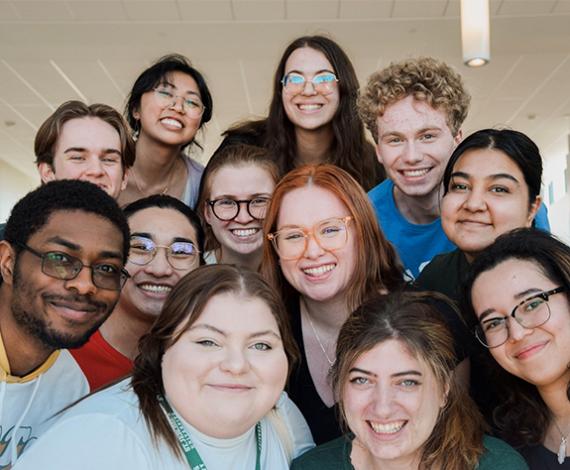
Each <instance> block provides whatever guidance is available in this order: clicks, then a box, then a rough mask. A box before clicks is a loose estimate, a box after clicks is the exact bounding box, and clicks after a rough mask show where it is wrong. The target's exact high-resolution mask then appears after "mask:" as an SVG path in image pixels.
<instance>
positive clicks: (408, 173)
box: [401, 168, 431, 178]
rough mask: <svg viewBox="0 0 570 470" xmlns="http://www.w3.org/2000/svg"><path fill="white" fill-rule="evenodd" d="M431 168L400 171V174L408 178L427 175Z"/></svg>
mask: <svg viewBox="0 0 570 470" xmlns="http://www.w3.org/2000/svg"><path fill="white" fill-rule="evenodd" d="M430 170H431V168H422V169H420V170H402V171H401V173H402V174H403V175H404V176H407V177H409V178H414V177H418V176H424V175H427V174H428V173H429V172H430Z"/></svg>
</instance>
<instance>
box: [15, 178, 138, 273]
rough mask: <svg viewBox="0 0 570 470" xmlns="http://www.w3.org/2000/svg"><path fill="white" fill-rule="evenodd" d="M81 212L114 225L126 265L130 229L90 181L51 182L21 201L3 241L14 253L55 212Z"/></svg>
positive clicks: (116, 207)
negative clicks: (120, 238) (119, 233)
mask: <svg viewBox="0 0 570 470" xmlns="http://www.w3.org/2000/svg"><path fill="white" fill-rule="evenodd" d="M76 210H77V211H82V212H88V213H90V214H96V215H98V216H100V217H102V218H103V219H107V220H108V221H109V222H111V223H112V224H113V225H114V226H115V227H117V229H118V230H119V231H120V232H121V234H122V235H123V263H125V262H126V261H127V257H128V255H129V237H130V232H129V225H128V224H127V219H126V217H125V214H123V211H122V210H121V209H120V208H119V206H118V205H117V202H116V201H115V200H114V199H113V198H112V197H111V196H109V195H108V194H107V193H105V191H103V190H102V189H100V188H99V187H97V186H96V185H94V184H92V183H89V182H87V181H79V180H59V181H51V182H49V183H47V184H44V185H42V186H40V187H39V188H37V189H35V190H34V191H31V192H29V193H28V194H26V195H25V196H24V197H23V198H22V199H20V200H19V201H18V202H17V203H16V205H15V206H14V208H13V209H12V212H11V214H10V217H9V218H8V221H7V222H6V230H5V232H4V239H5V240H6V241H7V242H9V243H10V244H11V245H12V247H13V249H14V250H15V253H16V256H17V255H18V254H19V253H20V252H21V251H22V247H21V245H25V244H26V243H28V240H29V239H30V237H32V236H33V235H34V234H35V233H36V232H37V231H38V230H40V229H41V228H42V227H44V226H45V225H46V224H47V223H48V220H49V218H50V216H51V215H52V214H53V213H54V212H58V211H76Z"/></svg>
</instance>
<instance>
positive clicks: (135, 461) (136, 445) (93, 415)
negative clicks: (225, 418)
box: [14, 379, 314, 470]
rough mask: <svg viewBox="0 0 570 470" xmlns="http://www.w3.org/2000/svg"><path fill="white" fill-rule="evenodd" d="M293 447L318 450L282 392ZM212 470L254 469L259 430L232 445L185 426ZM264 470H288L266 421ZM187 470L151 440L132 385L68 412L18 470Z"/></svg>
mask: <svg viewBox="0 0 570 470" xmlns="http://www.w3.org/2000/svg"><path fill="white" fill-rule="evenodd" d="M276 408H277V411H278V413H279V414H280V416H281V417H282V418H283V420H282V422H284V423H285V426H286V429H287V430H288V432H289V436H290V439H291V444H292V451H293V452H292V457H293V458H295V457H297V456H298V455H301V454H302V453H304V452H306V451H307V450H309V449H311V448H312V447H314V443H313V439H312V437H311V432H310V431H309V427H308V426H307V423H306V422H305V419H304V418H303V416H302V415H301V412H300V411H299V410H298V409H297V407H296V406H295V405H294V404H293V402H292V401H291V400H290V399H289V397H287V394H286V393H285V392H283V393H282V394H281V396H280V398H279V400H278V402H277V404H276ZM182 422H183V424H184V426H185V427H186V429H187V431H188V433H189V435H190V438H191V439H192V442H193V444H194V445H195V446H196V448H197V450H198V453H199V454H200V457H201V458H202V460H203V461H204V464H205V465H206V468H207V469H208V470H229V469H232V470H252V469H254V468H255V457H256V439H255V428H252V429H250V430H249V431H247V432H246V433H245V434H243V435H241V436H238V437H236V438H233V439H216V438H212V437H209V436H206V435H204V434H202V433H200V432H199V431H197V430H196V429H194V428H193V427H192V426H190V425H189V424H188V423H186V422H184V421H183V420H182ZM261 433H262V450H261V468H263V469H268V470H287V469H288V468H289V464H288V461H287V456H286V451H285V448H284V445H283V444H282V442H281V438H280V434H279V433H278V431H277V430H276V429H275V427H274V425H273V424H272V422H271V421H270V420H269V419H268V418H267V417H266V418H263V419H262V420H261ZM39 468H41V469H42V470H56V469H57V470H72V469H73V470H77V469H80V470H101V469H103V468H104V469H105V470H115V469H116V470H125V469H133V470H134V469H136V470H159V469H168V470H178V469H179V470H187V469H188V468H189V467H188V463H187V461H186V459H185V457H183V459H180V458H178V457H176V455H175V454H174V453H173V452H172V451H171V450H170V448H169V447H168V446H167V445H166V444H165V443H164V440H162V439H161V440H160V441H158V445H156V444H155V443H154V441H153V440H152V439H151V435H150V430H149V428H148V426H147V425H146V422H145V420H144V418H143V416H142V415H141V413H140V411H139V404H138V398H137V396H136V394H135V393H134V392H133V391H132V389H131V388H130V379H125V380H123V381H122V382H120V383H118V384H116V385H114V386H112V387H110V388H107V389H105V390H102V391H101V392H98V393H96V394H95V395H93V396H91V397H89V398H87V399H85V400H84V401H82V402H81V403H79V404H78V405H77V406H75V407H74V408H72V409H70V410H69V411H68V412H66V413H65V414H64V415H63V416H62V417H61V418H60V420H59V421H58V422H57V423H56V424H55V425H54V426H53V427H52V428H51V429H50V430H49V431H48V432H47V433H46V434H45V435H44V436H43V437H42V439H40V440H39V442H38V443H37V444H36V445H35V446H34V447H33V448H32V449H30V451H29V452H27V453H26V454H25V455H24V456H23V457H22V458H21V459H20V460H19V461H18V464H17V465H16V467H15V469H14V470H26V469H28V470H32V469H33V470H37V469H39Z"/></svg>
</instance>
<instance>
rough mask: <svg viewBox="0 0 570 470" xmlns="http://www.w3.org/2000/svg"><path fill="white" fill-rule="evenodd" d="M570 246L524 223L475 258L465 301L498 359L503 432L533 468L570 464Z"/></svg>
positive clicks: (497, 420) (498, 416)
mask: <svg viewBox="0 0 570 470" xmlns="http://www.w3.org/2000/svg"><path fill="white" fill-rule="evenodd" d="M569 293H570V247H568V246H567V245H565V244H564V243H562V242H560V241H559V240H557V239H556V238H554V237H553V236H551V235H549V234H548V233H546V232H543V231H540V230H536V229H518V230H515V231H513V232H510V233H507V234H505V235H502V236H500V237H499V238H497V240H496V241H495V242H494V243H493V244H492V245H491V246H490V247H488V248H487V249H486V250H484V251H483V252H482V253H481V254H479V256H478V257H477V258H476V259H475V261H474V262H473V264H472V267H471V271H470V273H469V276H468V278H467V281H466V284H465V304H466V305H465V307H466V309H467V310H471V313H472V315H473V318H476V319H477V326H476V335H477V338H478V339H479V341H480V342H481V343H482V344H483V345H484V346H485V347H486V348H487V349H488V351H489V352H490V353H491V356H493V358H494V359H495V361H496V362H497V363H498V365H499V366H500V368H498V367H497V368H496V370H494V371H493V372H494V373H495V376H496V377H495V381H496V383H498V384H499V385H500V387H501V389H500V391H499V392H498V397H497V401H498V404H497V406H496V408H495V410H494V413H493V417H494V425H495V426H496V428H497V429H498V431H499V433H500V437H502V438H503V439H505V440H507V441H508V442H509V443H510V444H512V445H513V446H515V447H518V448H519V450H520V452H521V453H522V454H523V456H524V457H525V458H526V460H527V462H528V464H529V467H530V468H531V470H533V469H536V470H548V469H561V470H562V469H570V458H569V457H568V456H570V443H569V442H568V439H569V437H570V393H569V392H570V387H569V384H570V302H569V298H568V295H569Z"/></svg>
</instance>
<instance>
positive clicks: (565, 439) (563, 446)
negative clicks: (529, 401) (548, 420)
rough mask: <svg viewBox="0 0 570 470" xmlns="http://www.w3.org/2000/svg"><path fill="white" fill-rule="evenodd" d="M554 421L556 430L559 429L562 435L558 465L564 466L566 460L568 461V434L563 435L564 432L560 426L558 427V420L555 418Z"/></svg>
mask: <svg viewBox="0 0 570 470" xmlns="http://www.w3.org/2000/svg"><path fill="white" fill-rule="evenodd" d="M553 421H554V426H556V429H558V432H559V433H560V437H561V439H560V447H558V454H557V455H558V463H559V464H560V465H562V464H563V463H564V460H565V459H566V445H567V444H568V434H566V436H565V435H564V434H563V433H562V430H561V429H560V426H558V423H557V422H556V420H555V419H554V418H553Z"/></svg>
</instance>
